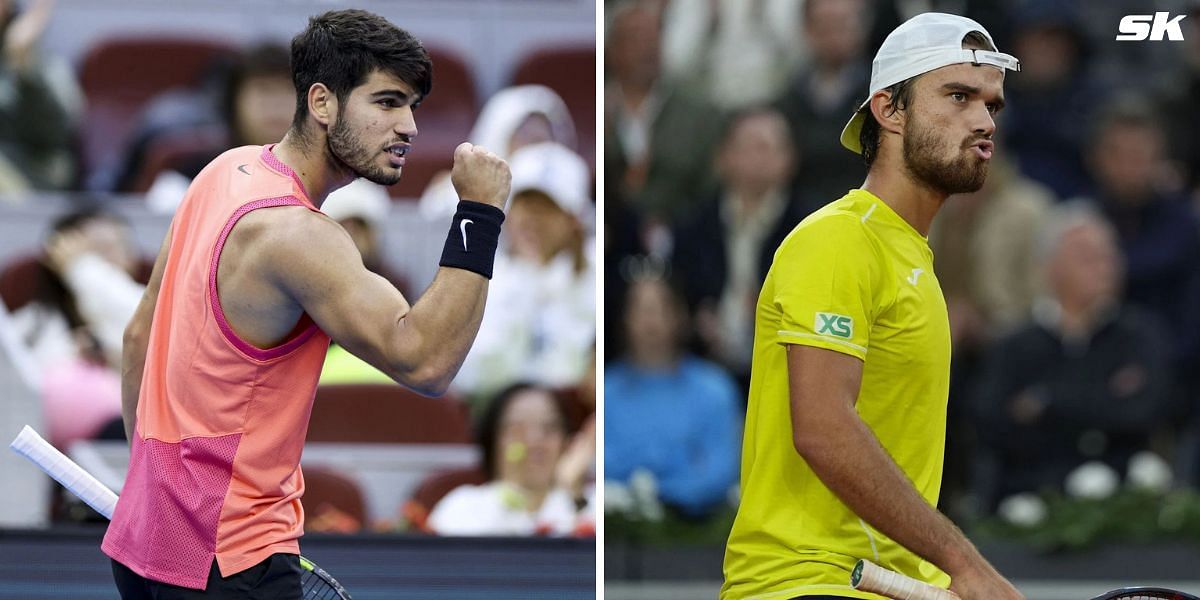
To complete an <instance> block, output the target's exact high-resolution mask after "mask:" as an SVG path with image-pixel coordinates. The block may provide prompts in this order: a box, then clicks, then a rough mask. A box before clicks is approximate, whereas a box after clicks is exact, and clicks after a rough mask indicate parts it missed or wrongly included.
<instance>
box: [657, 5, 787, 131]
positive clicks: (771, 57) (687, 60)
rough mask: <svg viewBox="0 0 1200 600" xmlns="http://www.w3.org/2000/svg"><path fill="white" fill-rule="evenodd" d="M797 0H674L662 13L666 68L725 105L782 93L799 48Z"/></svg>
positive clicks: (730, 106) (730, 107)
mask: <svg viewBox="0 0 1200 600" xmlns="http://www.w3.org/2000/svg"><path fill="white" fill-rule="evenodd" d="M800 4H801V3H800V1H799V0H716V1H713V0H673V1H672V2H670V3H668V4H667V7H666V10H665V13H664V15H663V22H664V31H663V40H662V47H663V52H662V54H663V57H662V61H663V71H664V72H665V74H666V76H667V77H669V78H671V79H675V80H689V81H693V82H694V84H695V85H696V87H697V89H700V90H703V91H704V93H705V96H707V97H708V98H709V99H710V100H712V102H713V103H714V104H715V105H716V106H718V107H720V108H721V109H722V110H737V109H742V108H747V107H750V106H754V105H759V104H763V103H765V102H768V101H770V100H771V99H772V98H774V97H775V96H777V95H778V93H779V92H780V90H781V89H782V87H783V83H784V80H785V77H786V75H787V70H788V67H789V66H790V64H791V62H792V59H794V58H795V55H796V54H797V52H796V51H795V50H794V49H793V45H794V42H793V40H794V38H795V37H796V36H795V32H794V31H793V30H792V29H791V28H790V27H789V24H791V23H795V22H796V21H797V19H798V17H799V12H800V11H799V8H800Z"/></svg>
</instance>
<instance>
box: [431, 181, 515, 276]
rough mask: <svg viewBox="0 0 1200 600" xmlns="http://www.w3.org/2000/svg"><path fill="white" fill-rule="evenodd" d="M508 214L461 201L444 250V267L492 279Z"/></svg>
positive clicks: (488, 205)
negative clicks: (498, 245) (501, 230)
mask: <svg viewBox="0 0 1200 600" xmlns="http://www.w3.org/2000/svg"><path fill="white" fill-rule="evenodd" d="M503 222H504V211H502V210H500V209H499V208H496V207H495V206H492V205H490V204H483V203H481V202H474V201H471V200H460V201H459V203H458V212H456V213H454V220H453V221H451V222H450V233H448V234H447V235H446V246H445V247H444V248H443V249H442V261H441V262H440V263H439V264H440V265H441V266H443V267H452V268H455V269H466V270H468V271H472V272H474V273H479V274H480V275H483V276H484V277H486V278H488V279H491V278H492V264H493V263H494V262H495V259H496V245H497V243H499V241H500V224H501V223H503Z"/></svg>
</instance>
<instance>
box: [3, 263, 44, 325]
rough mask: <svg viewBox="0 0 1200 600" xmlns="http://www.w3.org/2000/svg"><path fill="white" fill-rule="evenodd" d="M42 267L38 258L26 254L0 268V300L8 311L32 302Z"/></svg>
mask: <svg viewBox="0 0 1200 600" xmlns="http://www.w3.org/2000/svg"><path fill="white" fill-rule="evenodd" d="M41 272H42V267H41V264H40V262H39V261H38V257H37V256H36V255H33V254H27V255H25V256H20V257H17V258H15V259H12V260H10V261H9V262H8V264H6V265H4V267H3V268H0V298H3V299H4V306H6V307H7V308H8V310H9V311H15V310H17V309H19V308H21V307H22V306H25V305H26V304H29V303H30V302H32V301H33V298H34V296H35V295H36V294H37V284H38V278H39V277H40V273H41Z"/></svg>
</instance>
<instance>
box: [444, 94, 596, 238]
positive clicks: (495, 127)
mask: <svg viewBox="0 0 1200 600" xmlns="http://www.w3.org/2000/svg"><path fill="white" fill-rule="evenodd" d="M575 139H576V138H575V122H574V121H572V120H571V113H570V112H569V111H568V110H567V104H566V103H565V102H563V100H562V98H560V97H559V95H558V94H556V93H555V92H554V90H552V89H550V88H548V87H546V86H544V85H517V86H513V87H509V88H505V89H502V90H500V91H499V92H496V93H495V94H493V95H492V97H491V98H490V99H489V100H488V102H487V104H486V105H485V106H484V107H483V110H482V111H480V112H479V118H478V119H476V121H475V126H474V127H473V128H472V129H471V135H470V137H469V138H468V140H469V141H470V142H471V143H472V144H477V145H479V146H483V147H484V148H491V149H492V151H493V152H495V153H496V156H499V157H500V158H503V159H508V158H509V157H510V156H511V155H512V153H513V152H516V151H517V150H520V149H521V148H522V147H524V146H527V145H530V144H537V143H540V142H558V143H560V144H562V145H564V146H566V147H567V148H570V149H574V148H575ZM457 206H458V193H457V192H455V191H454V186H452V185H450V172H449V171H446V172H444V173H440V174H438V175H436V176H434V178H433V179H432V180H431V181H430V182H429V186H428V187H426V188H425V191H424V192H423V193H422V194H421V203H420V209H421V214H422V215H424V216H425V218H427V219H443V218H445V219H449V218H450V216H451V215H453V214H454V210H455V207H457Z"/></svg>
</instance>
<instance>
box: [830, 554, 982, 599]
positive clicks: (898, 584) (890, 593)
mask: <svg viewBox="0 0 1200 600" xmlns="http://www.w3.org/2000/svg"><path fill="white" fill-rule="evenodd" d="M850 586H851V587H853V588H854V589H856V590H862V591H864V592H871V593H872V594H879V595H880V596H887V597H888V598H893V599H895V600H959V597H958V594H955V593H954V592H951V591H950V590H944V589H942V588H940V587H937V586H935V585H929V584H928V583H925V582H924V581H917V580H916V579H913V578H912V577H909V576H907V575H901V574H900V573H896V572H895V571H889V570H888V569H885V568H883V567H881V566H879V565H877V564H875V563H873V562H871V561H869V560H860V561H858V563H857V564H855V565H854V571H852V572H851V573H850Z"/></svg>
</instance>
